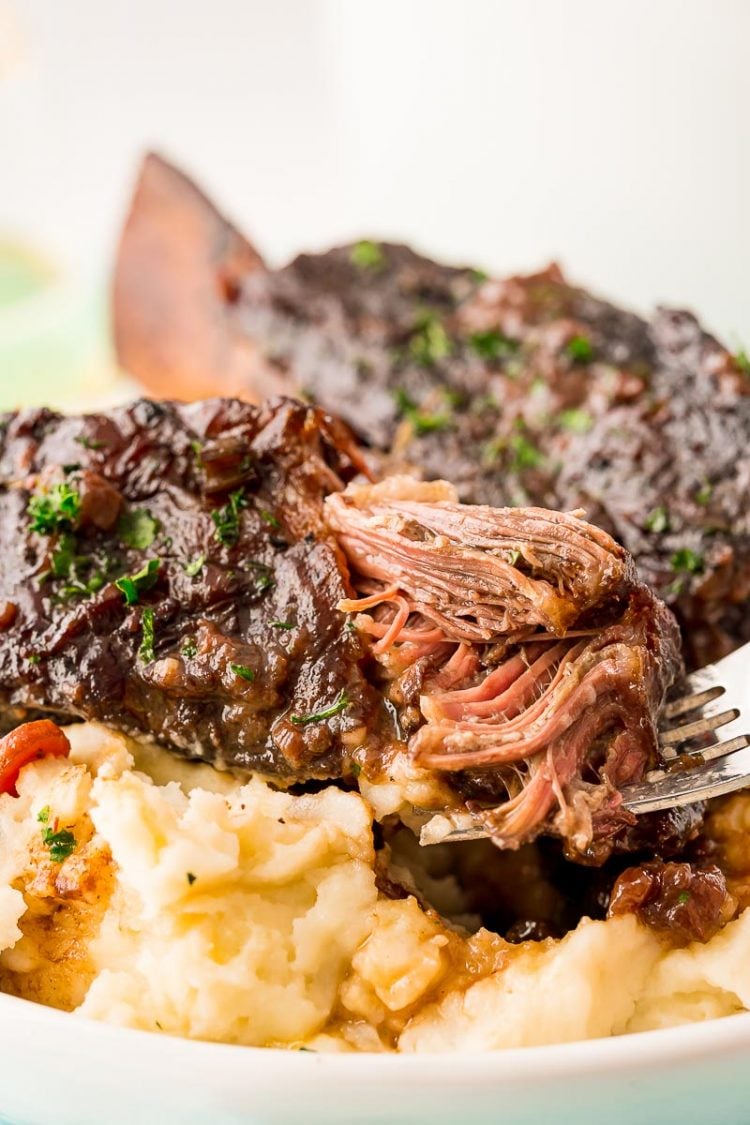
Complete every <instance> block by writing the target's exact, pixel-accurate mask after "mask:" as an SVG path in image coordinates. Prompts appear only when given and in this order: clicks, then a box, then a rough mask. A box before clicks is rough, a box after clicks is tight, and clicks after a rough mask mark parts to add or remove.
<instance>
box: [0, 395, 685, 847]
mask: <svg viewBox="0 0 750 1125" xmlns="http://www.w3.org/2000/svg"><path fill="white" fill-rule="evenodd" d="M0 428H1V431H2V435H1V439H0V524H1V526H2V529H3V538H4V551H3V555H2V563H1V564H0V699H1V700H2V702H3V703H4V704H5V705H6V706H8V707H11V708H14V709H17V708H26V709H28V710H30V711H46V712H50V713H53V714H56V715H63V716H69V717H71V718H87V719H100V720H103V721H104V722H106V723H109V724H111V725H113V726H115V727H118V728H120V729H123V730H125V731H128V732H130V733H131V734H136V735H139V734H143V735H149V736H152V737H155V738H156V739H158V740H159V741H160V742H162V743H164V744H165V745H167V746H168V747H170V748H172V749H173V750H175V751H177V752H179V753H181V754H183V755H186V756H188V757H191V758H200V759H204V760H207V761H210V762H214V763H215V764H217V765H219V766H224V767H232V768H235V769H240V770H253V771H256V772H259V773H261V774H264V775H267V776H271V777H273V778H275V779H276V780H277V781H278V782H279V783H287V784H288V783H293V782H305V781H309V780H311V779H317V778H320V779H322V778H334V779H341V780H342V781H346V780H347V779H348V780H349V781H350V783H353V781H354V779H355V777H356V776H357V775H358V774H359V773H360V772H361V771H364V772H365V776H366V777H367V778H369V779H370V780H373V781H376V780H379V779H382V778H384V777H387V776H388V775H389V773H390V771H391V768H392V766H393V764H394V762H395V760H396V758H398V757H399V756H400V757H401V758H402V760H410V762H411V764H412V766H413V767H415V768H417V769H420V770H422V772H423V775H424V777H425V778H426V779H427V781H428V782H429V781H430V779H432V780H434V783H435V793H436V798H435V799H436V800H437V801H438V802H439V801H443V802H445V803H446V804H445V807H449V806H450V807H451V808H458V809H461V808H464V807H467V806H468V807H469V808H471V809H472V810H474V811H476V812H477V815H479V816H481V817H482V818H483V819H484V820H485V822H486V824H487V826H488V828H489V829H490V831H491V832H492V833H493V837H494V839H495V840H496V842H497V843H498V844H499V845H501V846H504V847H515V846H518V845H519V844H520V843H522V842H524V841H525V840H528V839H531V838H533V837H534V836H535V835H537V834H538V833H539V832H542V831H544V832H554V833H557V834H558V835H560V836H562V837H563V838H564V839H565V840H566V841H567V843H568V846H569V850H570V851H571V852H572V853H573V854H577V855H585V856H586V857H587V858H588V859H593V860H598V859H601V858H604V857H605V856H606V854H607V852H608V851H609V850H611V848H612V847H613V846H614V844H615V841H616V839H617V838H618V836H619V835H622V834H623V833H626V832H627V830H628V829H630V828H632V826H633V821H634V818H633V817H632V816H631V815H630V814H627V813H625V812H624V811H623V810H622V808H621V802H620V796H619V789H620V787H621V786H622V785H624V784H627V783H628V782H631V781H638V780H640V779H641V778H642V777H643V774H644V772H645V771H646V770H647V769H649V768H650V767H651V766H652V765H653V764H654V762H655V758H656V750H657V739H656V722H657V717H658V713H659V709H660V707H661V704H662V702H663V699H664V695H665V692H666V691H667V689H668V687H669V686H670V684H671V683H672V682H673V680H674V679H675V677H676V675H677V674H678V672H679V669H680V657H679V644H678V635H677V629H676V625H675V623H674V620H673V618H672V616H671V614H670V613H669V612H668V610H666V608H665V607H664V606H663V605H662V604H661V603H660V602H659V601H658V600H657V599H656V598H655V597H654V596H653V595H652V594H651V593H650V592H649V591H648V590H647V589H645V588H644V587H643V586H641V585H640V584H639V582H638V579H637V576H636V573H635V569H634V566H633V563H632V560H631V559H630V557H629V556H628V555H627V552H625V551H624V549H623V548H622V547H620V546H619V545H618V544H616V543H615V542H614V541H613V540H612V539H611V538H610V536H609V535H608V534H607V533H606V532H604V531H601V530H600V529H598V528H595V527H593V526H592V525H590V524H588V523H586V522H585V521H584V520H582V519H581V518H580V517H579V516H577V515H575V514H561V513H556V512H551V511H546V510H542V509H538V508H506V509H496V508H491V507H487V506H470V505H465V504H461V503H460V502H459V501H458V499H457V496H456V494H455V491H454V489H453V488H452V486H450V485H448V484H446V483H445V482H433V483H425V482H419V481H416V480H414V479H413V478H408V477H399V476H394V477H391V478H387V479H385V480H383V481H382V482H380V483H371V482H369V483H368V480H367V476H366V473H365V472H364V471H363V470H364V469H365V465H364V462H363V461H362V457H361V453H360V450H359V449H358V447H357V446H356V445H355V443H354V441H353V440H352V438H351V436H350V434H349V432H348V431H347V430H346V429H345V428H344V426H343V425H342V424H341V423H339V422H336V421H334V420H333V419H331V418H330V417H329V416H328V415H326V414H325V413H323V412H322V411H321V410H320V409H319V408H317V407H312V406H306V405H304V404H302V403H300V402H298V401H294V400H288V399H277V400H273V401H271V402H269V403H267V404H265V405H263V406H260V407H256V406H252V405H250V404H247V403H243V402H240V401H237V400H231V399H214V400H209V401H206V402H200V403H194V404H192V405H178V404H174V403H154V402H150V401H145V400H144V401H141V402H137V403H134V404H132V405H131V406H127V407H121V408H118V409H115V410H113V411H111V412H110V413H108V414H92V415H87V416H83V417H64V416H62V415H59V414H55V413H52V412H50V411H45V410H31V411H24V412H21V413H19V414H15V415H9V416H6V417H5V418H4V419H2V422H1V424H0Z"/></svg>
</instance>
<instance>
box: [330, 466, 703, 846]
mask: <svg viewBox="0 0 750 1125" xmlns="http://www.w3.org/2000/svg"><path fill="white" fill-rule="evenodd" d="M326 510H327V516H328V521H329V524H330V525H331V526H332V527H333V529H334V531H335V532H336V533H337V535H338V539H339V542H340V544H341V546H342V547H343V549H344V551H345V552H346V554H347V556H348V558H349V560H350V562H351V564H352V568H353V580H354V582H355V584H357V583H359V584H360V586H361V589H362V592H363V595H364V596H363V597H362V598H361V599H360V600H359V601H357V600H347V601H346V602H344V603H343V604H342V608H344V609H346V610H347V611H350V612H352V611H355V612H358V613H359V617H358V618H357V623H358V625H359V626H360V628H362V629H363V630H364V631H365V632H369V633H371V634H373V633H374V634H375V636H377V637H378V638H379V639H378V641H377V644H376V645H375V647H374V649H373V652H374V654H375V656H376V658H377V660H378V662H379V665H380V668H381V675H382V679H383V683H384V685H386V686H385V690H386V691H387V693H388V695H389V697H390V698H391V700H392V701H393V702H394V703H395V704H396V705H397V706H399V707H401V708H402V710H403V711H404V712H405V714H404V717H403V719H402V722H403V724H404V725H405V726H406V727H407V729H408V728H409V726H410V725H413V731H412V732H411V734H410V737H409V753H410V755H411V757H412V759H413V760H414V761H415V762H416V763H417V764H418V765H421V766H424V767H425V768H427V769H430V770H434V771H438V772H439V773H440V774H441V775H442V776H446V775H447V776H448V777H449V778H450V784H451V786H452V787H453V788H454V789H455V790H456V792H458V793H460V794H461V795H462V797H463V798H464V799H465V801H466V805H467V807H468V808H469V809H470V810H471V811H473V812H474V813H475V815H476V817H477V818H478V820H479V821H480V822H482V823H483V824H484V825H485V827H486V829H487V832H488V834H489V835H491V836H492V838H493V839H494V840H495V842H497V843H498V844H500V845H501V846H506V847H507V846H517V845H518V844H520V843H522V842H525V841H527V840H528V839H530V838H532V837H533V836H534V835H536V834H537V833H538V832H539V831H541V830H545V831H550V830H553V831H555V832H557V833H558V834H559V835H561V836H562V837H564V838H565V840H566V841H567V843H568V846H569V849H570V850H571V851H572V852H577V853H579V854H584V853H586V852H591V849H592V848H594V850H596V849H597V848H598V849H600V850H601V851H602V852H606V850H607V848H608V841H609V840H611V838H612V836H613V835H615V834H616V833H617V831H618V830H619V829H620V828H622V827H624V826H625V825H628V824H633V823H634V817H633V816H632V814H631V813H628V811H627V810H625V809H624V808H623V807H622V805H621V801H620V794H619V790H620V788H621V787H622V786H623V785H627V784H632V783H634V782H638V781H640V780H641V779H642V778H643V777H644V775H645V774H646V772H647V771H648V770H649V769H651V768H653V766H654V765H655V764H656V762H657V760H658V755H657V746H658V736H657V726H656V719H657V716H658V713H659V709H660V708H661V706H662V703H663V701H664V698H665V694H666V692H667V689H668V688H669V686H670V684H671V683H672V682H673V681H674V679H675V678H676V676H677V675H678V673H679V671H680V668H681V661H680V656H679V636H678V632H677V627H676V623H675V621H674V619H673V617H672V616H671V614H670V613H669V611H668V610H667V609H666V607H664V606H663V605H662V604H661V603H660V602H659V601H658V600H657V599H656V598H655V597H654V596H653V594H651V593H650V591H648V590H647V589H646V588H645V587H643V586H640V585H639V584H638V583H637V580H636V578H635V573H634V569H633V566H632V561H631V560H630V559H629V558H628V556H627V555H626V553H625V552H624V551H623V549H622V548H621V547H618V546H617V544H615V543H614V542H613V540H612V539H610V537H609V536H608V535H606V534H605V533H604V532H602V531H600V530H599V529H597V528H594V527H592V526H591V525H590V524H587V523H585V522H584V521H583V520H582V519H581V518H580V516H579V515H577V514H562V513H557V512H546V511H543V510H541V509H534V508H531V509H493V508H488V507H481V506H467V505H462V504H459V503H457V502H456V497H455V491H454V490H453V489H452V488H451V486H450V485H447V484H446V483H445V482H433V483H430V484H419V483H417V482H414V481H413V480H410V479H408V478H391V479H386V480H385V481H383V482H382V483H379V484H375V485H357V484H354V485H350V486H349V487H348V488H347V489H346V490H345V491H344V492H343V493H338V494H333V495H331V496H329V497H328V499H327V500H326ZM591 854H592V856H593V854H594V853H593V852H591Z"/></svg>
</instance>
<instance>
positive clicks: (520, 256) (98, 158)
mask: <svg viewBox="0 0 750 1125" xmlns="http://www.w3.org/2000/svg"><path fill="white" fill-rule="evenodd" d="M749 42H750V4H749V3H747V0H658V3H654V0H629V2H628V3H627V4H624V3H607V2H602V0H494V2H493V0H463V2H462V3H460V4H459V3H456V2H455V0H453V2H449V0H379V2H378V3H377V4H370V3H364V2H358V0H212V2H211V3H206V2H200V0H182V2H181V3H180V4H175V3H174V2H172V0H129V2H128V3H127V4H113V3H101V0H65V3H60V2H59V0H0V153H1V154H2V162H1V164H0V407H8V406H13V405H16V404H18V403H20V402H37V401H42V400H52V401H56V402H60V403H65V402H67V401H73V400H74V399H78V400H80V399H81V398H88V399H92V398H97V397H101V396H104V397H105V398H106V397H107V396H118V395H122V394H124V393H126V392H127V386H126V384H124V383H123V382H121V381H119V382H118V380H117V376H116V373H115V372H114V370H113V367H112V364H111V361H110V359H109V353H108V350H107V333H106V286H107V278H108V271H109V268H110V264H111V260H112V257H113V252H114V247H115V242H116V238H117V233H118V228H119V226H120V223H121V221H122V218H123V213H124V209H125V207H126V204H127V200H128V197H129V192H130V190H131V187H132V181H133V177H134V174H135V171H136V168H137V165H138V161H139V157H140V155H141V153H142V152H143V150H144V149H146V148H149V147H155V148H157V149H159V150H161V151H162V152H163V153H164V154H165V155H168V156H170V157H171V158H172V159H174V160H175V161H176V162H177V163H179V164H182V165H183V166H184V167H186V169H187V170H188V171H189V172H191V173H192V174H193V175H194V176H195V177H197V178H198V180H199V182H201V183H202V184H203V185H204V186H205V188H206V189H207V190H208V192H209V194H211V195H212V196H214V197H215V198H216V200H217V202H218V203H219V204H220V205H221V206H222V207H223V208H224V209H225V210H226V211H227V212H228V213H229V214H230V215H231V216H232V217H233V218H234V219H235V221H236V222H237V223H238V225H239V226H240V227H241V229H243V230H245V231H246V232H247V233H248V234H249V235H250V237H251V238H252V239H254V240H255V242H256V243H257V244H258V246H259V247H260V249H261V250H262V251H263V252H264V253H265V254H266V255H267V257H268V258H269V259H271V260H274V259H275V260H277V261H283V260H284V259H285V258H287V257H289V256H291V255H293V254H294V253H296V252H297V251H299V250H301V249H314V248H321V247H325V246H327V245H330V244H331V243H336V242H340V241H345V240H347V239H350V238H352V237H355V236H362V235H373V236H376V237H391V238H400V239H404V240H408V241H410V242H412V243H414V244H416V246H417V247H418V248H420V249H422V250H424V251H426V252H428V253H431V254H433V255H434V256H436V257H441V258H445V259H448V260H454V261H457V262H460V263H461V262H469V263H471V264H475V263H476V264H478V265H482V266H483V267H485V268H489V269H490V270H492V271H497V272H510V271H516V270H529V269H534V268H536V267H539V266H541V265H543V264H545V263H546V262H547V261H549V260H550V259H553V258H554V259H557V260H558V261H560V262H561V263H562V264H563V266H564V267H565V269H566V270H567V271H568V272H569V274H570V275H571V276H572V277H573V278H574V279H576V280H577V281H580V282H582V283H584V284H586V285H589V286H591V287H592V288H594V289H595V290H597V291H599V292H601V293H603V294H605V295H608V296H610V297H611V298H613V299H615V300H617V301H620V302H622V303H624V304H626V305H629V306H632V307H634V308H636V309H647V308H649V307H650V306H652V305H654V304H655V303H659V302H663V303H668V304H676V305H681V306H687V307H690V308H692V309H693V310H694V311H696V312H698V313H699V314H700V315H701V317H702V318H703V320H704V321H705V323H706V324H707V325H708V326H709V327H710V328H712V329H713V330H715V331H716V332H718V333H719V334H721V335H722V336H723V337H724V338H725V339H726V341H727V342H728V343H729V344H730V345H732V346H735V347H737V346H739V345H740V343H741V342H743V341H745V342H747V341H748V340H749V339H750V285H748V281H747V275H748V263H750V220H749V219H748V203H747V201H748V199H750V114H748V109H750V66H749V65H748V43H749Z"/></svg>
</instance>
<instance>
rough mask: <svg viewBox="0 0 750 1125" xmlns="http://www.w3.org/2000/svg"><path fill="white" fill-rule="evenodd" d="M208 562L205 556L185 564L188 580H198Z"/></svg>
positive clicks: (198, 556)
mask: <svg viewBox="0 0 750 1125" xmlns="http://www.w3.org/2000/svg"><path fill="white" fill-rule="evenodd" d="M205 562H206V556H205V555H197V556H196V557H195V558H194V559H192V560H191V561H190V562H189V563H185V574H187V576H188V578H197V576H198V575H199V574H200V572H201V571H202V570H203V567H204V565H205Z"/></svg>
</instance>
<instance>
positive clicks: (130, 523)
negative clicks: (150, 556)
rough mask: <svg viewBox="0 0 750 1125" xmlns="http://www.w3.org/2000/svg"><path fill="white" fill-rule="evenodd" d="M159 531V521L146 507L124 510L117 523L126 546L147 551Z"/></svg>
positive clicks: (118, 531) (119, 534) (121, 539)
mask: <svg viewBox="0 0 750 1125" xmlns="http://www.w3.org/2000/svg"><path fill="white" fill-rule="evenodd" d="M158 531H159V521H158V520H155V519H154V517H153V516H152V515H151V513H150V512H149V511H147V510H146V509H145V508H134V509H133V510H132V511H130V512H124V513H123V514H122V515H121V516H120V519H119V521H118V524H117V534H118V536H119V537H120V541H121V542H122V543H124V544H125V546H126V547H133V548H134V549H135V550H136V551H147V550H148V548H149V547H150V546H151V544H152V543H153V541H154V539H156V536H157V534H158Z"/></svg>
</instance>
